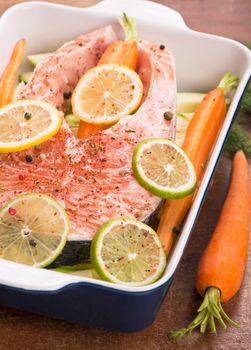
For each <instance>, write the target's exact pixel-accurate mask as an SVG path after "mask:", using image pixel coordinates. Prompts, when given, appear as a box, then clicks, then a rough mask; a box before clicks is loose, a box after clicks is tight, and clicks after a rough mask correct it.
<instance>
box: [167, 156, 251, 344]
mask: <svg viewBox="0 0 251 350" xmlns="http://www.w3.org/2000/svg"><path fill="white" fill-rule="evenodd" d="M249 219H250V188H249V176H248V162H247V159H246V157H245V155H244V153H243V152H242V151H238V152H237V153H236V155H235V157H234V161H233V169H232V177H231V182H230V187H229V192H228V195H227V198H226V200H225V203H224V206H223V208H222V211H221V214H220V218H219V221H218V223H217V226H216V228H215V231H214V233H213V235H212V237H211V239H210V242H209V244H208V246H207V248H206V250H205V251H204V253H203V255H202V257H201V259H200V262H199V267H198V272H197V278H196V289H197V291H198V293H199V294H200V295H201V296H202V297H204V301H203V303H202V304H201V306H200V308H199V309H198V315H197V317H196V318H195V319H194V321H193V322H191V323H190V324H189V325H188V327H186V328H182V329H180V330H179V331H172V332H169V334H168V335H169V338H170V339H171V340H176V339H179V338H181V337H182V336H183V335H185V334H191V332H192V331H193V329H194V328H196V327H200V331H201V332H202V333H204V332H205V330H206V328H207V326H208V325H209V326H210V328H211V331H212V332H214V333H216V326H215V319H216V320H217V321H218V322H219V323H220V324H221V326H222V327H223V328H226V324H225V321H227V322H229V323H230V324H232V325H233V326H237V327H238V325H237V324H236V323H235V322H234V321H232V320H231V319H230V318H229V317H228V316H227V315H226V313H225V312H224V310H223V308H222V306H221V302H226V301H228V300H230V299H231V298H232V297H233V296H234V295H235V294H236V293H237V292H238V290H239V289H240V286H241V282H242V280H243V276H244V271H245V265H246V260H247V255H248V239H249Z"/></svg>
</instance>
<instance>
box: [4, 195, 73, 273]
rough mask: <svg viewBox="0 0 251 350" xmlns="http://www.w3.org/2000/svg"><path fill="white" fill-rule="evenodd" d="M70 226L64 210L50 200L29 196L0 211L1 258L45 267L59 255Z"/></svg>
mask: <svg viewBox="0 0 251 350" xmlns="http://www.w3.org/2000/svg"><path fill="white" fill-rule="evenodd" d="M69 230H70V224H69V220H68V216H67V214H66V212H65V210H64V208H63V207H62V206H61V205H60V204H59V203H58V202H57V201H55V200H54V199H52V198H51V197H49V196H47V195H44V194H40V193H29V194H26V195H22V196H19V197H16V198H15V199H14V200H12V201H10V202H9V203H8V204H7V205H5V206H4V207H3V208H2V209H1V210H0V257H1V258H3V259H7V260H12V261H15V262H18V263H22V264H26V265H32V266H36V267H44V266H47V265H49V264H50V263H51V262H52V261H54V260H55V259H56V257H57V256H58V255H59V254H60V253H61V252H62V250H63V248H64V246H65V243H66V240H67V236H68V232H69Z"/></svg>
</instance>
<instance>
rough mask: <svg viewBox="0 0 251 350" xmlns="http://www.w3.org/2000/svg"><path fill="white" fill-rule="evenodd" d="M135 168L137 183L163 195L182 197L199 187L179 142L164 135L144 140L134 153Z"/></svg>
mask: <svg viewBox="0 0 251 350" xmlns="http://www.w3.org/2000/svg"><path fill="white" fill-rule="evenodd" d="M132 168H133V171H134V174H135V176H136V179H137V180H138V182H139V183H140V184H141V185H142V186H143V187H144V188H145V189H146V190H148V191H149V192H151V193H153V194H155V195H156V196H158V197H161V198H170V199H172V198H181V197H185V196H187V195H189V194H190V193H192V192H193V191H194V190H195V187H196V173H195V170H194V166H193V164H192V162H191V161H190V159H189V158H188V156H187V155H186V153H185V152H184V151H183V150H182V149H181V148H180V147H179V146H178V145H176V143H174V142H172V141H170V140H168V139H162V138H159V139H157V138H153V139H148V140H144V141H142V142H141V143H139V144H138V146H137V147H136V148H135V150H134V153H133V159H132Z"/></svg>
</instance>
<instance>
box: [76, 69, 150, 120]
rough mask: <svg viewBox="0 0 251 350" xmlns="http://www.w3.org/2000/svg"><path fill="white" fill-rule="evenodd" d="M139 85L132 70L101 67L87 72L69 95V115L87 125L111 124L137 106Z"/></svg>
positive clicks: (140, 88)
mask: <svg viewBox="0 0 251 350" xmlns="http://www.w3.org/2000/svg"><path fill="white" fill-rule="evenodd" d="M142 96H143V84H142V82H141V80H140V77H139V76H138V74H137V73H136V72H134V71H133V70H132V69H130V68H128V67H126V66H123V65H120V64H115V63H114V64H101V65H98V66H96V67H95V68H92V69H90V70H89V71H88V72H87V73H86V74H85V75H84V76H83V77H82V78H81V79H80V81H79V82H78V84H77V86H76V88H75V90H74V92H73V95H72V109H73V113H74V114H75V115H76V116H78V117H79V118H80V119H81V120H83V121H85V122H87V123H90V124H112V123H114V122H116V121H118V120H119V119H120V118H122V117H124V116H126V115H128V114H131V113H133V112H134V111H135V110H136V109H137V108H138V107H139V105H140V102H141V99H142Z"/></svg>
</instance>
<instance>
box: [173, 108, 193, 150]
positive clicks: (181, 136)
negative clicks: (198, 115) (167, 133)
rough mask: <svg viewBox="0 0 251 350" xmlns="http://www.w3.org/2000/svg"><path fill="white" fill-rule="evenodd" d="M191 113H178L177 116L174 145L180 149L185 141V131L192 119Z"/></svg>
mask: <svg viewBox="0 0 251 350" xmlns="http://www.w3.org/2000/svg"><path fill="white" fill-rule="evenodd" d="M192 116H193V113H179V114H177V122H176V135H175V143H177V145H179V146H180V147H182V145H183V142H184V140H185V136H186V131H187V128H188V125H189V122H190V120H191V119H192Z"/></svg>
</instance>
